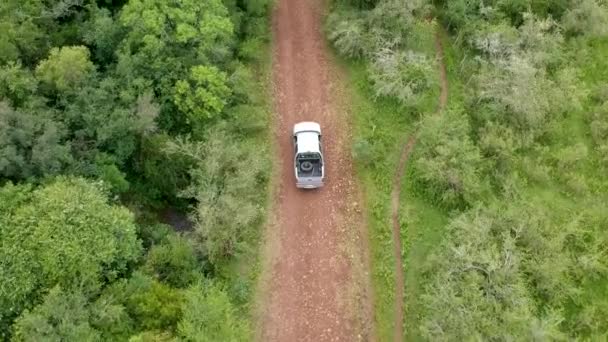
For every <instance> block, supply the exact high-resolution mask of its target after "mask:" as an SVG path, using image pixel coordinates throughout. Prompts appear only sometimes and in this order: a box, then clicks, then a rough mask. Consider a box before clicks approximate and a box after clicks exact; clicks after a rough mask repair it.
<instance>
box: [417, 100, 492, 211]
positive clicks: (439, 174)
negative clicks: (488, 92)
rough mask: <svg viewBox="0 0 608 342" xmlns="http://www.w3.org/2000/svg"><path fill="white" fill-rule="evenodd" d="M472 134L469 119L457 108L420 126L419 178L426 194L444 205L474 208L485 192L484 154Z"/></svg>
mask: <svg viewBox="0 0 608 342" xmlns="http://www.w3.org/2000/svg"><path fill="white" fill-rule="evenodd" d="M469 134H470V128H469V123H468V121H467V118H466V116H464V115H463V114H462V113H461V112H460V111H458V110H454V109H449V110H447V111H445V112H444V113H443V114H442V115H441V116H438V115H432V116H427V117H425V118H424V119H423V120H422V122H421V123H420V131H419V135H418V143H417V146H416V159H415V164H414V165H415V166H414V168H415V169H414V170H415V177H416V179H417V180H418V181H419V182H420V188H421V189H424V190H422V191H423V192H425V193H427V194H428V195H429V196H430V197H431V198H432V199H433V200H434V201H436V202H438V203H439V204H440V205H443V206H447V207H462V206H466V205H470V204H473V203H475V201H476V200H477V199H478V198H479V197H480V196H481V194H482V192H483V191H484V185H483V181H482V177H481V175H482V172H483V164H482V159H481V155H480V153H479V149H478V148H477V146H475V144H473V142H472V141H471V139H470V137H469Z"/></svg>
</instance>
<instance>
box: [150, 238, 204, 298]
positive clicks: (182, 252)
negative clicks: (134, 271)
mask: <svg viewBox="0 0 608 342" xmlns="http://www.w3.org/2000/svg"><path fill="white" fill-rule="evenodd" d="M200 264H201V260H200V259H199V258H198V257H197V255H196V250H195V248H194V245H193V244H192V242H191V240H190V239H188V238H185V237H182V236H180V235H177V234H172V235H169V236H168V237H167V239H166V240H165V241H164V242H163V243H162V244H160V245H155V246H153V247H152V249H150V252H148V256H147V257H146V265H145V270H146V271H147V272H148V273H149V274H151V275H153V276H154V277H155V278H156V279H159V280H160V281H162V282H165V283H167V284H169V285H171V286H172V287H177V288H185V287H187V286H188V285H190V284H192V283H194V282H195V281H196V280H197V279H199V278H200V277H201V276H202V274H201V271H202V270H201V267H200Z"/></svg>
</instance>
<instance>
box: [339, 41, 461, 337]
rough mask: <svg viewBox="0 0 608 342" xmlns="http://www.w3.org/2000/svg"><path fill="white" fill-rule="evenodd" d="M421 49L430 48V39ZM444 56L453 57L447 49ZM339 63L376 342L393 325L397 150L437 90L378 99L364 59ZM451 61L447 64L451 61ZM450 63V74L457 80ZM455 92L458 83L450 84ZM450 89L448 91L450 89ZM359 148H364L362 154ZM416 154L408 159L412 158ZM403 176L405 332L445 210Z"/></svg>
mask: <svg viewBox="0 0 608 342" xmlns="http://www.w3.org/2000/svg"><path fill="white" fill-rule="evenodd" d="M425 43H426V44H427V46H426V47H425V48H424V49H423V50H424V51H426V52H427V53H428V52H430V51H433V50H432V49H433V45H432V44H433V41H432V40H427V41H426V42H425ZM446 58H452V60H453V61H456V60H457V57H456V56H455V55H454V54H452V53H451V51H449V53H448V55H447V56H446ZM341 63H342V64H343V65H345V66H346V68H347V69H348V70H349V74H350V81H351V84H352V90H351V93H352V104H351V110H352V112H353V113H354V118H353V123H354V134H353V138H354V144H355V147H354V155H355V167H356V170H357V174H358V177H359V179H360V181H361V183H362V186H363V190H364V193H365V198H366V201H367V203H366V205H367V207H368V211H369V221H368V225H369V233H370V241H371V246H370V248H371V258H372V270H371V272H372V282H373V287H374V293H375V301H376V302H375V317H374V318H375V324H376V331H377V337H378V339H379V340H380V341H388V340H391V339H392V335H393V328H394V327H393V324H394V312H393V309H394V293H395V289H394V287H395V260H394V256H393V241H392V222H391V219H390V212H391V200H390V195H391V191H392V183H393V179H394V176H395V172H396V169H397V163H398V161H399V157H400V153H401V151H402V147H403V145H404V144H405V143H406V141H407V138H408V137H409V136H410V135H411V134H413V133H414V132H415V130H416V125H417V123H418V121H419V119H420V118H421V117H422V116H424V115H433V114H434V113H435V112H436V110H437V106H438V98H439V89H438V88H435V89H432V90H431V91H429V92H427V93H426V94H425V95H424V96H423V98H422V99H421V101H419V102H418V105H417V106H416V107H415V108H407V107H404V106H402V105H401V104H399V103H398V102H397V101H395V100H391V99H386V98H376V97H375V93H374V90H373V85H372V84H371V83H370V81H369V79H368V76H367V75H368V74H367V66H366V64H365V63H363V62H347V61H344V60H342V61H341ZM455 63H456V62H454V63H451V64H455ZM452 69H453V66H452V65H450V68H449V77H450V78H452V79H456V77H455V76H454V75H453V74H452V72H451V71H452ZM454 84H455V85H456V86H455V91H456V93H460V91H461V88H462V86H461V85H460V84H459V83H457V82H454ZM450 90H451V91H452V89H450ZM360 146H364V147H363V148H364V149H366V151H364V152H361V151H359V150H358V149H359V148H361V147H360ZM413 159H414V158H412V161H413ZM408 179H409V178H407V176H406V179H405V181H404V183H403V189H402V191H401V201H400V204H401V208H400V225H401V242H402V252H403V258H404V268H405V269H404V272H405V298H404V301H405V303H404V313H405V322H406V323H405V330H404V331H405V332H406V337H407V338H408V340H409V339H410V338H412V337H415V336H413V335H412V336H410V329H409V328H410V327H411V326H412V324H416V322H417V317H418V316H419V314H418V313H417V311H416V309H417V305H418V303H417V294H418V292H419V291H418V290H419V289H420V288H421V284H420V279H421V272H422V271H423V269H424V267H423V265H424V261H425V259H426V257H427V256H428V254H429V253H430V251H432V249H433V247H434V246H436V245H437V244H438V243H439V242H440V240H441V237H442V234H441V232H442V228H443V227H444V226H445V224H446V222H447V217H448V214H447V212H445V211H443V210H441V209H437V208H436V207H434V206H433V205H432V204H431V203H429V202H428V201H426V200H425V199H424V198H422V197H421V196H420V195H418V194H417V193H420V192H418V191H414V189H412V187H413V186H415V185H414V184H413V183H412V182H409V181H408Z"/></svg>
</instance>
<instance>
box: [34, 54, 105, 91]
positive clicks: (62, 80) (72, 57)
mask: <svg viewBox="0 0 608 342" xmlns="http://www.w3.org/2000/svg"><path fill="white" fill-rule="evenodd" d="M94 69H95V66H94V65H93V63H92V62H91V61H90V53H89V50H88V49H87V48H86V47H84V46H66V47H62V48H53V49H51V52H50V55H49V57H48V59H45V60H43V61H42V62H40V64H38V66H37V67H36V76H37V77H38V79H40V81H41V82H43V83H45V84H47V85H49V86H51V87H52V88H53V89H56V90H57V91H59V92H62V91H66V90H72V89H75V88H77V87H79V86H81V85H82V84H83V83H84V82H85V81H86V80H87V78H88V77H89V76H90V75H91V73H92V72H93V70H94Z"/></svg>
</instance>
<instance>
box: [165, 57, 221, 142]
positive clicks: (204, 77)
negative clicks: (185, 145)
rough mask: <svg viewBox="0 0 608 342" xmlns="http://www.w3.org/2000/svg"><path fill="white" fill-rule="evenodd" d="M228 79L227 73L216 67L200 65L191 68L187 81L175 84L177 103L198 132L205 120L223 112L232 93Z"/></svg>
mask: <svg viewBox="0 0 608 342" xmlns="http://www.w3.org/2000/svg"><path fill="white" fill-rule="evenodd" d="M227 81H228V80H227V76H226V74H225V73H223V72H221V71H220V70H218V69H217V68H216V67H213V66H211V67H208V66H203V65H199V66H195V67H193V68H192V69H191V70H190V76H189V78H188V80H187V81H186V80H180V81H178V82H177V83H176V84H175V104H176V105H177V108H178V109H179V110H181V111H182V112H184V113H186V114H187V115H188V117H189V118H190V124H191V125H192V126H193V127H194V128H195V129H198V130H197V131H196V132H200V131H201V130H202V127H201V126H202V124H203V123H204V122H205V121H209V120H210V119H214V118H216V117H217V116H218V115H219V114H220V113H222V111H223V109H224V107H225V106H226V104H227V102H228V99H229V97H230V95H231V91H230V88H229V87H228V86H227V84H226V83H227Z"/></svg>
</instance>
